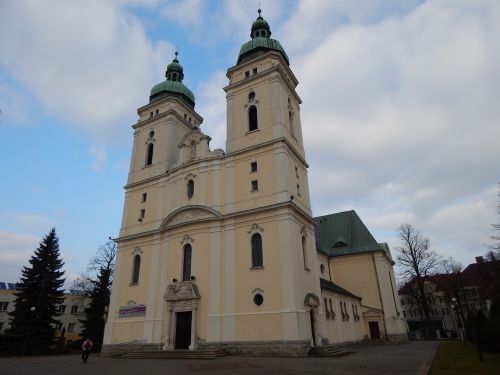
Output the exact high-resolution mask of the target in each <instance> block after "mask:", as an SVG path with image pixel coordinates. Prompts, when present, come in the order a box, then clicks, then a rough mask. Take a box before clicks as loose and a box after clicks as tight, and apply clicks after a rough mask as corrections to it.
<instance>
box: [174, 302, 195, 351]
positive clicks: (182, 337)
mask: <svg viewBox="0 0 500 375" xmlns="http://www.w3.org/2000/svg"><path fill="white" fill-rule="evenodd" d="M175 318H176V319H175V320H176V324H175V349H189V345H190V344H191V318H192V312H191V311H182V312H177V313H175Z"/></svg>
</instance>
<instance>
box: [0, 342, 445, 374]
mask: <svg viewBox="0 0 500 375" xmlns="http://www.w3.org/2000/svg"><path fill="white" fill-rule="evenodd" d="M438 345H439V343H438V342H436V341H413V342H410V343H407V344H401V345H390V344H388V345H363V346H356V347H353V348H351V349H350V351H352V352H353V353H352V354H349V355H346V356H344V357H339V358H267V357H265V358H264V357H258V358H257V357H236V356H228V357H222V358H218V359H215V360H176V359H170V360H164V359H151V360H150V359H111V358H101V357H99V356H95V355H92V354H91V356H90V359H89V362H88V363H86V364H82V363H81V362H80V356H78V355H64V356H47V357H26V358H20V357H17V358H0V374H2V375H14V374H15V375H31V374H33V375H45V374H50V375H79V374H86V375H90V374H91V375H100V374H106V375H114V374H117V375H143V374H144V375H157V374H158V375H160V374H161V375H176V374H179V375H180V374H199V375H205V374H224V375H225V374H243V375H247V374H248V375H254V374H258V375H266V374H273V375H281V374H314V375H321V374H332V375H388V374H390V375H427V369H428V367H429V365H430V361H431V360H432V358H433V356H434V353H435V351H436V349H437V347H438Z"/></svg>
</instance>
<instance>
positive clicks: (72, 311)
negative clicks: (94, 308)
mask: <svg viewBox="0 0 500 375" xmlns="http://www.w3.org/2000/svg"><path fill="white" fill-rule="evenodd" d="M71 314H78V306H77V305H73V306H71Z"/></svg>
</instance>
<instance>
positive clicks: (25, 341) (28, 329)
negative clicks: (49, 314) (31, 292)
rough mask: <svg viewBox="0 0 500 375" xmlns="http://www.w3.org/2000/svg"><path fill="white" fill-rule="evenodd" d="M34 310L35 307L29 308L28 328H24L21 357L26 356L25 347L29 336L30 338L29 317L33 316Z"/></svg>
mask: <svg viewBox="0 0 500 375" xmlns="http://www.w3.org/2000/svg"><path fill="white" fill-rule="evenodd" d="M35 310H36V307H35V306H31V307H30V315H29V318H28V327H27V328H26V338H25V339H24V348H23V355H25V354H26V347H27V346H28V339H29V336H30V327H31V317H32V316H33V313H34V312H35Z"/></svg>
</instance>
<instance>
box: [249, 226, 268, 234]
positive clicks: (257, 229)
mask: <svg viewBox="0 0 500 375" xmlns="http://www.w3.org/2000/svg"><path fill="white" fill-rule="evenodd" d="M262 232H264V228H262V227H261V226H260V225H259V224H252V226H251V227H250V229H249V230H248V231H247V233H248V234H250V235H252V234H254V233H262Z"/></svg>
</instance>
